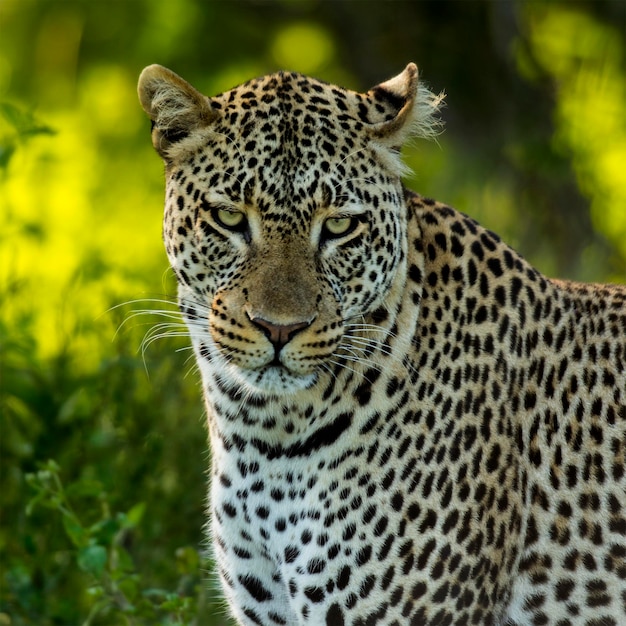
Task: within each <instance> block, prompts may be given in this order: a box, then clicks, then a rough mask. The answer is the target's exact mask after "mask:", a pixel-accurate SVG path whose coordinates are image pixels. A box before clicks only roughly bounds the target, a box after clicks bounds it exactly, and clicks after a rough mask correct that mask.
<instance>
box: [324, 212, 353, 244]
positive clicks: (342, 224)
mask: <svg viewBox="0 0 626 626" xmlns="http://www.w3.org/2000/svg"><path fill="white" fill-rule="evenodd" d="M356 225H357V220H356V219H355V218H354V217H331V218H330V219H327V220H326V221H325V222H324V230H325V235H326V239H332V238H337V237H344V236H345V235H347V234H348V233H351V232H352V231H353V230H354V229H355V228H356Z"/></svg>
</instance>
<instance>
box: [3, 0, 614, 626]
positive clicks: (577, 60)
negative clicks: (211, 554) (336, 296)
mask: <svg viewBox="0 0 626 626" xmlns="http://www.w3.org/2000/svg"><path fill="white" fill-rule="evenodd" d="M625 32H626V5H625V4H624V3H623V2H621V1H620V0H616V1H614V2H611V1H602V2H595V1H589V2H584V1H579V2H576V3H571V2H557V1H554V2H549V3H530V2H523V1H521V0H520V1H519V2H464V1H460V2H454V1H447V2H442V1H440V0H429V1H423V2H410V1H399V0H398V1H395V2H358V1H355V2H351V1H341V2H331V1H330V0H327V1H322V0H275V1H273V2H269V1H262V0H254V1H253V0H250V1H245V2H244V1H234V0H233V1H231V2H217V1H213V2H209V1H200V0H175V1H173V0H172V1H166V0H133V1H128V2H122V1H116V2H106V1H104V0H99V1H91V0H66V1H63V2H61V1H54V0H47V1H43V0H40V1H37V0H2V1H0V480H1V487H0V507H1V512H2V518H1V525H0V559H1V561H0V625H6V624H11V625H20V626H21V625H26V624H37V625H41V626H47V625H69V626H73V625H77V624H93V625H97V624H157V625H158V624H192V623H195V624H198V625H207V626H212V625H217V624H226V623H227V617H226V612H225V610H224V608H223V606H222V604H221V600H220V599H219V595H218V594H217V592H216V584H215V583H214V581H213V579H212V578H211V576H210V574H209V573H208V572H209V571H210V569H211V563H210V560H208V559H205V558H203V557H201V556H200V555H201V553H202V551H203V547H204V541H205V540H204V536H203V526H204V524H205V522H206V520H205V515H204V507H205V498H206V496H205V493H206V484H205V483H206V476H205V473H206V469H207V467H208V465H209V451H208V449H207V444H206V434H205V429H204V426H203V424H202V421H203V410H202V404H201V399H200V393H199V389H198V380H197V376H196V373H195V371H194V369H193V364H192V363H191V362H190V358H189V357H190V352H189V350H188V346H187V343H186V341H185V340H184V338H178V339H176V338H170V339H163V340H159V341H156V339H157V338H158V336H159V335H160V334H162V333H163V332H164V330H165V329H164V328H162V327H160V326H158V324H159V323H160V322H162V321H163V313H161V314H159V311H168V310H169V311H171V310H174V308H175V307H174V306H173V305H171V304H169V302H171V300H172V296H173V294H174V284H173V280H172V277H171V274H170V273H169V272H168V271H167V263H166V259H165V255H164V252H163V250H162V245H161V243H160V206H161V204H162V195H163V190H162V186H163V182H162V178H161V171H162V168H161V165H160V163H159V160H158V158H157V156H156V155H155V154H154V153H153V151H152V147H151V145H150V140H149V122H148V120H147V119H145V117H144V115H143V112H142V111H141V109H140V107H139V105H138V103H137V101H136V95H135V83H136V78H137V76H138V74H139V72H140V71H141V69H142V68H143V67H144V66H145V65H147V64H149V63H154V62H158V63H162V64H164V65H167V66H168V67H171V68H172V69H173V70H175V71H177V72H178V73H180V74H181V75H183V76H184V77H185V78H186V79H188V80H189V81H190V82H192V83H193V84H195V85H196V86H197V87H198V88H200V89H201V90H203V91H204V92H205V93H207V94H213V93H217V92H219V91H221V90H225V89H228V88H230V87H232V86H233V85H235V84H237V83H239V82H242V81H244V80H247V79H248V78H251V77H253V76H255V75H259V74H263V73H266V72H268V71H273V70H276V69H294V70H298V71H302V72H305V73H310V74H313V75H316V76H317V77H319V78H322V79H325V80H328V81H331V82H337V83H340V84H343V85H345V86H348V87H351V88H355V89H366V88H368V87H369V86H371V85H373V84H375V83H377V82H379V81H381V80H383V79H385V78H388V77H389V76H392V75H394V74H396V73H397V72H399V71H400V70H401V69H402V68H403V67H404V65H405V64H406V63H407V62H408V61H410V60H414V61H416V62H417V63H418V64H419V65H420V67H421V69H422V73H423V76H424V77H425V79H426V80H427V82H429V83H430V85H431V86H432V88H433V89H434V90H436V91H439V90H442V89H445V91H446V92H447V94H448V97H447V101H448V105H447V108H446V109H445V110H444V114H443V115H444V119H445V122H446V126H447V130H446V132H445V134H443V135H442V136H441V137H440V138H439V140H438V142H437V143H430V144H425V143H421V144H417V145H415V146H411V147H409V148H408V149H407V150H406V160H407V162H408V163H409V164H410V165H411V167H412V169H413V171H414V175H413V177H412V179H411V180H409V181H408V183H409V185H410V186H411V187H412V188H414V189H415V190H417V191H420V192H421V193H423V194H425V195H430V196H434V197H437V198H438V199H440V200H443V201H447V202H449V203H450V204H453V205H455V206H456V207H457V208H459V209H461V210H463V211H465V212H467V213H469V214H471V215H472V216H474V217H476V218H477V219H479V220H480V221H482V222H483V223H484V224H485V225H486V226H488V227H490V228H492V229H494V230H496V231H498V232H499V233H500V234H501V235H503V236H504V237H505V239H507V240H508V241H509V242H510V243H512V244H513V245H514V246H516V247H517V248H518V249H519V250H520V251H521V252H522V253H524V254H525V255H526V256H528V257H529V258H530V259H531V261H532V262H534V263H535V265H537V266H538V267H539V268H540V269H541V270H542V271H544V272H546V273H548V274H558V275H561V276H564V277H569V278H574V279H583V280H603V281H605V280H613V281H618V282H624V281H626V177H625V176H624V172H625V171H626V110H625V107H626V104H625V103H626V94H625V93H624V90H625V88H626V87H625V85H626V82H625V80H624V79H625V75H626V72H625V47H624V46H625V41H624V33H625ZM125 302H129V304H127V305H125V306H121V307H120V306H118V305H120V304H122V303H125ZM136 310H148V311H149V310H154V314H153V315H150V314H148V313H146V314H140V315H133V313H132V312H133V311H136ZM125 320H126V321H125ZM144 337H147V339H146V344H145V347H146V348H147V349H146V350H145V352H144V353H143V354H142V350H141V346H142V339H143V338H144ZM147 344H149V345H147Z"/></svg>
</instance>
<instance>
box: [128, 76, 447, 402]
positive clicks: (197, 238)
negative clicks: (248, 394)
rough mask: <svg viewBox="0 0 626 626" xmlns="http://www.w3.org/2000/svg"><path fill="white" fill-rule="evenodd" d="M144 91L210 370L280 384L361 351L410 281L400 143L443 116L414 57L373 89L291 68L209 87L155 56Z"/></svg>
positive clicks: (170, 248)
mask: <svg viewBox="0 0 626 626" xmlns="http://www.w3.org/2000/svg"><path fill="white" fill-rule="evenodd" d="M138 90H139V97H140V100H141V103H142V105H143V108H144V109H145V111H146V112H147V113H148V115H149V116H150V118H151V120H152V140H153V144H154V147H155V149H156V150H157V152H158V153H159V154H160V155H161V157H162V158H163V160H164V161H165V165H166V183H167V189H166V202H165V218H164V229H163V232H164V240H165V247H166V250H167V254H168V258H169V261H170V263H171V266H172V268H173V270H174V272H175V273H176V276H177V279H178V282H179V302H180V306H181V309H182V311H183V314H184V316H185V319H186V321H187V324H188V326H189V329H190V333H191V337H192V340H193V343H194V346H195V348H196V353H197V355H198V359H199V362H200V367H201V369H203V363H204V364H205V366H206V368H207V369H211V370H212V371H213V372H216V371H217V372H219V376H220V377H221V379H222V381H223V382H225V383H227V384H232V385H233V386H239V387H241V386H243V387H244V388H247V389H249V390H251V391H255V392H267V393H281V392H286V391H290V390H291V391H293V390H297V389H303V388H306V387H308V386H310V385H311V384H313V383H314V382H315V380H316V379H317V377H318V375H319V374H320V372H323V371H324V370H326V371H329V370H331V369H332V367H334V366H337V365H338V364H339V363H340V362H341V361H342V360H344V361H345V360H353V361H359V360H362V357H363V352H364V348H363V345H365V344H363V343H360V342H359V341H355V337H357V336H359V334H360V333H362V332H366V329H367V326H368V325H370V324H372V323H373V321H375V320H374V318H373V316H374V317H375V315H376V312H379V311H381V309H384V308H385V307H386V306H389V305H390V303H392V302H393V299H394V297H395V298H396V299H397V298H399V293H400V291H401V289H402V284H403V281H404V273H405V269H404V267H405V263H406V246H407V244H406V232H405V231H406V208H405V203H404V190H403V187H402V183H401V180H400V178H401V175H402V174H403V172H404V167H403V165H402V163H401V160H400V156H399V152H400V147H401V146H402V144H403V143H404V142H405V141H406V139H407V138H409V137H410V136H414V135H416V134H418V135H430V134H433V132H434V129H435V128H436V122H435V117H434V116H435V113H436V110H437V105H438V102H439V98H437V97H435V96H433V95H432V94H431V93H430V92H429V91H427V90H426V89H425V88H424V87H422V86H421V85H420V84H419V81H418V72H417V67H416V66H415V65H414V64H409V65H408V66H407V67H406V69H405V70H404V71H403V72H402V73H401V74H399V75H398V76H396V77H395V78H392V79H391V80H389V81H387V82H384V83H382V84H380V85H378V86H376V87H374V88H372V89H370V90H369V91H368V92H367V93H364V94H360V93H356V92H352V91H347V90H344V89H341V88H338V87H335V86H332V85H328V84H326V83H323V82H320V81H317V80H314V79H311V78H308V77H306V76H302V75H300V74H296V73H284V72H281V73H278V74H272V75H269V76H265V77H263V78H259V79H256V80H252V81H250V82H248V83H245V84H243V85H241V86H239V87H237V88H235V89H232V90H231V91H228V92H226V93H222V94H220V95H217V96H214V97H211V98H209V97H206V96H204V95H202V94H201V93H200V92H199V91H197V90H196V89H195V88H194V87H192V86H191V85H190V84H189V83H187V82H186V81H184V80H183V79H182V78H180V77H179V76H177V75H176V74H174V73H173V72H171V71H170V70H168V69H166V68H164V67H161V66H158V65H152V66H150V67H147V68H146V69H145V70H144V71H143V73H142V74H141V77H140V80H139V88H138ZM396 292H397V293H396ZM394 293H395V296H394Z"/></svg>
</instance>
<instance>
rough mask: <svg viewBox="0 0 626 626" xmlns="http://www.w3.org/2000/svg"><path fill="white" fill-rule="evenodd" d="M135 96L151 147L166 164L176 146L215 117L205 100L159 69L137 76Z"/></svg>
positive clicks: (151, 69)
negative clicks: (149, 128)
mask: <svg viewBox="0 0 626 626" xmlns="http://www.w3.org/2000/svg"><path fill="white" fill-rule="evenodd" d="M137 92H138V94H139V100H140V102H141V106H142V107H143V108H144V111H145V112H146V113H147V114H148V115H149V116H150V119H151V120H152V143H153V145H154V147H155V149H156V151H157V152H158V153H159V154H160V155H161V156H162V157H163V158H164V159H165V160H166V161H170V160H172V159H173V158H174V156H175V154H176V150H175V148H176V144H178V143H179V142H181V141H182V140H183V139H186V138H187V137H189V135H190V134H191V133H192V132H193V131H195V130H198V129H200V128H202V127H204V126H208V125H209V124H210V123H211V122H212V121H213V120H215V119H216V118H217V116H218V113H217V111H216V109H215V108H214V107H213V105H212V103H211V100H210V99H209V98H207V97H206V96H203V95H202V94H201V93H200V92H199V91H197V90H196V89H195V88H194V87H192V86H191V85H190V84H189V83H188V82H187V81H185V80H183V79H182V78H181V77H180V76H178V75H177V74H175V73H174V72H172V71H171V70H168V69H167V68H166V67H163V66H161V65H149V66H148V67H146V68H145V69H144V70H143V72H141V76H139V83H138V85H137Z"/></svg>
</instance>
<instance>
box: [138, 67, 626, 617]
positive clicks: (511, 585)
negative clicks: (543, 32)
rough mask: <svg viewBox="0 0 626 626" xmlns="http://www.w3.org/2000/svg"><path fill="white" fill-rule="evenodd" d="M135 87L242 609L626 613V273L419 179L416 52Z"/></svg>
mask: <svg viewBox="0 0 626 626" xmlns="http://www.w3.org/2000/svg"><path fill="white" fill-rule="evenodd" d="M139 94H140V98H141V101H142V104H143V106H144V108H145V109H146V111H147V112H148V114H149V115H150V117H151V118H152V121H153V142H154V145H155V147H156V149H157V150H158V152H159V153H160V154H161V156H162V157H163V159H164V160H165V163H166V181H167V193H166V208H165V220H164V239H165V245H166V249H167V253H168V256H169V259H170V262H171V265H172V268H173V270H174V272H175V273H176V276H177V278H178V282H179V303H180V308H181V311H182V314H183V316H184V319H185V321H186V323H187V326H188V328H189V334H190V336H191V340H192V343H193V347H194V350H195V354H196V359H197V363H198V366H199V369H200V372H201V375H202V385H203V390H204V396H205V400H206V406H207V413H208V425H209V433H210V443H211V451H212V472H211V506H210V518H211V524H210V527H211V537H212V543H213V548H214V554H215V559H216V563H217V570H218V573H219V577H220V579H221V582H222V586H223V589H224V593H225V595H226V598H227V600H228V603H229V606H230V608H231V611H232V613H233V615H234V616H235V618H236V619H237V620H238V622H240V623H241V624H245V625H252V624H263V625H276V624H278V625H280V624H288V625H296V624H300V625H305V624H313V625H317V624H326V625H329V626H335V625H337V626H339V625H348V624H350V625H353V626H357V625H366V624H367V625H369V624H372V625H373V624H381V625H382V624H385V625H406V624H411V625H420V626H443V625H452V624H455V625H457V626H466V625H470V624H480V625H488V626H491V625H493V626H496V625H501V626H503V625H505V624H506V625H511V626H513V625H516V626H523V625H531V624H532V625H550V626H557V625H558V626H566V625H569V626H573V625H581V626H582V625H584V626H610V625H613V626H618V625H621V624H626V475H625V471H626V469H625V468H626V459H625V457H626V287H624V286H608V285H607V286H599V285H583V284H575V283H568V282H560V281H555V280H550V279H548V278H546V277H544V276H542V275H541V274H540V273H539V272H538V271H537V270H535V269H534V268H532V267H531V266H530V265H529V264H528V263H527V262H526V261H525V260H524V259H523V258H522V257H521V256H519V255H518V254H517V253H516V252H515V251H513V250H512V249H511V248H510V247H508V246H507V245H506V244H504V243H503V242H502V241H501V240H500V239H499V238H498V236H497V235H495V234H493V233H492V232H490V231H488V230H486V229H484V228H482V227H481V226H480V225H479V224H477V223H476V222H475V221H473V220H472V219H471V218H469V217H467V216H465V215H462V214H460V213H458V212H456V211H455V210H453V209H451V208H449V207H447V206H445V205H443V204H440V203H438V202H435V201H432V200H428V199H426V198H423V197H421V196H419V195H417V194H415V193H412V192H411V191H408V190H407V189H405V188H404V187H403V185H402V182H401V175H402V174H403V169H402V164H401V162H400V159H399V148H400V146H401V145H402V143H403V142H404V141H405V140H406V139H407V138H408V137H409V136H411V135H412V134H418V135H419V134H421V135H428V134H429V133H431V132H433V129H434V128H435V126H434V124H435V123H436V120H435V116H434V114H435V113H436V108H437V104H438V99H437V98H436V97H435V96H433V95H432V94H430V93H429V92H428V91H426V90H425V89H424V88H423V87H422V86H421V85H420V84H419V83H418V77H417V69H416V67H415V66H414V65H412V64H410V65H409V66H407V68H406V70H405V71H404V72H403V73H402V74H400V75H399V76H397V77H396V78H394V79H391V80H390V81H387V82H386V83H383V84H381V85H379V86H377V87H375V88H373V89H372V90H370V91H369V92H367V93H365V94H357V93H354V92H350V91H347V90H343V89H341V88H339V87H335V86H332V85H328V84H325V83H322V82H319V81H316V80H314V79H311V78H308V77H305V76H301V75H299V74H293V73H280V74H274V75H271V76H266V77H263V78H260V79H257V80H254V81H251V82H249V83H246V84H245V85H242V86H240V87H238V88H235V89H233V90H232V91H229V92H226V93H224V94H221V95H218V96H216V97H214V98H206V97H204V96H202V95H201V94H200V93H199V92H197V91H196V90H195V89H194V88H193V87H191V86H190V85H189V84H188V83H186V82H185V81H183V80H182V79H181V78H179V77H178V76H176V75H175V74H173V73H172V72H170V71H169V70H166V69H165V68H162V67H159V66H151V67H149V68H146V70H144V73H143V74H142V77H141V79H140V85H139Z"/></svg>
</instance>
